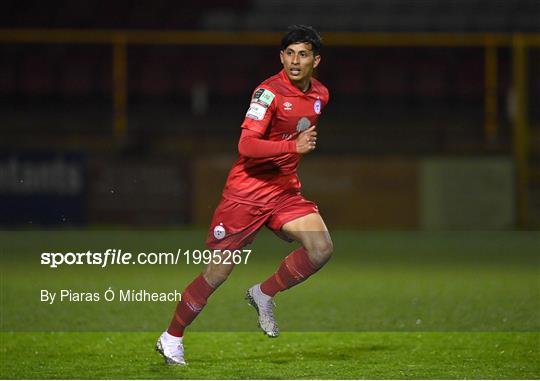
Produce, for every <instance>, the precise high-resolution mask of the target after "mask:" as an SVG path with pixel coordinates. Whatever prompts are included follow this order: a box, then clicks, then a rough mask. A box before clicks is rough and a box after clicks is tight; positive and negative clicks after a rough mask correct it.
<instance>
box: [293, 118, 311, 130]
mask: <svg viewBox="0 0 540 381" xmlns="http://www.w3.org/2000/svg"><path fill="white" fill-rule="evenodd" d="M310 125H311V122H310V121H309V119H308V118H306V117H305V116H303V117H302V118H301V119H300V120H299V121H298V124H297V125H296V131H297V132H302V131H305V130H307V129H308V128H309V126H310Z"/></svg>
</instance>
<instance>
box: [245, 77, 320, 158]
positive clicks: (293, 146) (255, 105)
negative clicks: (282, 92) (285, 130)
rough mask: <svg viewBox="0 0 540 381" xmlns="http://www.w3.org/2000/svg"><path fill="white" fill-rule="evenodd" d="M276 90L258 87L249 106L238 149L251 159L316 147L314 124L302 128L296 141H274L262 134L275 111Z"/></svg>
mask: <svg viewBox="0 0 540 381" xmlns="http://www.w3.org/2000/svg"><path fill="white" fill-rule="evenodd" d="M274 92H275V90H273V89H271V88H269V87H266V86H260V87H258V88H257V89H256V90H255V91H254V92H253V95H252V98H251V103H250V106H249V109H248V111H247V113H246V117H245V119H244V122H243V123H242V126H241V127H242V135H241V136H240V140H239V142H238V152H240V154H241V155H243V156H246V157H249V158H267V157H274V156H279V155H282V154H286V153H300V154H304V153H308V152H311V151H312V150H313V149H315V143H316V140H317V137H316V135H317V133H316V132H315V131H314V129H315V126H313V127H310V128H309V129H308V130H306V131H303V132H302V133H300V134H299V135H298V137H297V138H296V140H294V141H293V140H281V141H271V140H267V139H264V138H263V136H264V134H265V132H266V130H267V128H268V126H269V125H270V122H271V120H272V117H273V115H274V114H275V112H276V101H277V99H276V95H275V94H274Z"/></svg>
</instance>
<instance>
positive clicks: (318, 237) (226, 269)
mask: <svg viewBox="0 0 540 381" xmlns="http://www.w3.org/2000/svg"><path fill="white" fill-rule="evenodd" d="M321 45H322V44H321V37H320V36H319V34H318V33H317V32H316V31H315V30H314V29H313V28H311V27H308V26H303V25H295V26H292V27H290V28H289V30H288V33H286V34H285V36H284V37H283V39H282V41H281V49H280V59H281V63H282V64H283V70H281V71H280V72H279V73H278V74H276V75H274V76H272V77H270V78H268V79H267V80H265V81H264V82H263V83H261V85H260V86H258V87H257V88H256V89H255V91H254V92H253V95H252V97H251V103H250V105H249V109H248V111H247V113H246V116H245V119H244V122H243V123H242V125H241V127H242V133H241V135H240V140H239V143H238V151H239V156H238V160H237V161H236V162H235V163H234V165H233V167H232V169H231V171H230V172H229V176H228V178H227V182H226V184H225V188H224V190H223V194H222V198H221V201H220V203H219V205H218V206H217V208H216V210H215V212H214V216H213V218H212V223H211V226H210V230H209V232H208V237H207V240H206V244H207V246H208V247H210V248H212V249H220V250H230V251H232V250H238V249H241V248H243V247H244V246H245V245H247V244H249V243H251V242H252V241H253V240H254V238H255V235H256V233H257V231H258V230H259V229H261V228H262V227H263V225H265V226H267V227H268V228H269V229H271V230H273V231H274V232H275V233H276V234H277V235H278V236H280V237H281V238H284V239H286V240H288V241H293V240H294V241H297V242H299V243H300V245H301V246H300V247H299V248H297V249H296V250H294V251H293V252H291V253H290V254H289V255H288V256H287V257H285V259H283V261H282V262H281V264H280V265H279V267H278V268H277V270H276V272H275V273H274V274H272V275H271V276H270V277H269V278H268V279H266V280H264V281H263V282H262V283H258V284H256V285H254V286H253V287H251V288H250V289H249V290H248V291H247V294H246V299H247V301H248V303H249V304H250V305H252V306H253V307H254V308H255V310H256V312H257V314H258V323H259V327H260V328H261V329H262V331H263V332H264V333H265V334H266V335H267V336H269V337H277V336H278V334H279V330H278V326H277V324H276V321H275V319H274V314H273V308H274V303H273V298H274V296H275V295H276V294H277V293H278V292H280V291H285V290H287V289H289V288H291V287H293V286H295V285H296V284H298V283H300V282H302V281H304V280H306V279H307V278H308V277H309V276H310V275H312V274H314V273H315V272H317V271H318V270H319V269H320V268H321V267H322V266H323V265H324V264H325V263H326V262H327V261H328V260H329V258H330V255H331V253H332V250H333V245H332V240H331V238H330V234H329V233H328V229H327V228H326V225H325V224H324V221H323V219H322V218H321V215H320V214H319V211H318V208H317V205H315V204H314V203H313V202H311V201H308V200H306V199H305V198H304V197H302V195H301V194H300V181H299V180H298V176H297V173H296V169H297V167H298V164H299V162H300V159H301V157H302V155H305V154H307V153H310V152H311V151H313V150H314V149H315V147H316V143H317V132H316V128H315V126H316V123H317V119H318V118H319V115H320V114H321V112H322V110H323V108H324V107H325V106H326V104H327V103H328V99H329V95H328V90H327V88H326V87H325V86H324V85H323V84H322V83H321V82H319V81H318V80H317V79H315V78H313V70H314V69H315V68H316V67H317V66H318V65H319V63H320V61H321V56H320V49H321ZM233 267H234V265H233V264H223V263H220V264H215V263H210V264H209V265H208V266H207V267H206V269H205V270H204V272H203V273H202V274H201V275H199V276H198V277H197V278H195V279H194V280H193V281H192V282H191V283H190V284H189V285H188V286H187V287H186V288H185V290H184V292H183V293H182V300H181V301H180V302H179V303H178V305H177V307H176V310H175V313H174V316H173V318H172V321H171V323H170V325H169V328H168V329H167V330H166V331H165V332H163V334H162V335H161V336H160V337H159V339H158V341H157V344H156V349H157V350H158V351H159V352H160V353H161V354H162V355H163V357H164V358H165V361H166V362H167V363H168V364H176V365H185V364H186V362H185V360H184V347H183V344H182V337H183V335H184V330H185V328H186V327H187V326H188V325H189V324H190V323H191V322H192V321H193V320H194V319H195V318H196V317H197V315H198V314H199V313H200V312H201V310H202V309H203V308H204V306H205V305H206V302H207V300H208V298H209V297H210V295H212V293H213V292H214V291H215V290H216V289H217V288H218V287H219V286H220V285H221V284H222V283H223V282H224V281H225V280H226V279H227V277H228V276H229V274H230V273H231V271H232V269H233Z"/></svg>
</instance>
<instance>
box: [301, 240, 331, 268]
mask: <svg viewBox="0 0 540 381" xmlns="http://www.w3.org/2000/svg"><path fill="white" fill-rule="evenodd" d="M307 251H308V255H309V259H310V260H311V262H313V264H314V265H315V266H317V267H322V266H324V264H325V263H326V262H328V260H329V259H330V257H331V256H332V252H333V251H334V244H333V243H332V241H331V240H329V239H325V240H320V241H317V242H316V243H314V244H313V245H312V246H311V247H309V248H307Z"/></svg>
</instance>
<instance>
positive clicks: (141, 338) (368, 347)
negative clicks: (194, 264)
mask: <svg viewBox="0 0 540 381" xmlns="http://www.w3.org/2000/svg"><path fill="white" fill-rule="evenodd" d="M158 335H159V333H158V332H155V333H140V332H136V333H94V332H92V333H89V332H86V333H72V332H70V333H3V334H2V340H3V344H2V364H3V365H2V373H1V375H0V376H1V377H2V378H27V379H36V378H45V379H48V378H68V379H69V378H77V379H95V378H100V379H120V378H128V379H132V378H133V379H142V378H150V379H215V378H225V379H246V378H247V379H249V378H255V379H336V378H337V379H362V378H369V379H380V378H386V379H395V378H401V379H407V378H413V379H426V378H427V379H463V378H482V379H485V378H489V379H497V378H504V379H519V378H526V379H535V378H538V376H539V370H540V369H539V362H538V359H539V355H540V353H539V351H538V340H539V335H538V333H516V332H489V333H471V332H448V333H440V332H416V333H405V332H363V333H359V332H338V333H336V332H326V333H324V332H322V333H313V332H310V333H307V332H301V333H298V332H294V333H293V332H286V333H284V334H283V335H282V336H281V337H279V338H277V339H269V338H266V337H264V336H263V335H262V334H259V333H252V332H249V333H224V332H217V333H202V332H193V333H191V334H190V335H186V339H185V348H186V351H187V359H188V363H189V364H188V366H186V367H175V366H166V365H165V364H164V363H163V360H162V358H161V356H159V355H158V354H157V352H153V347H152V344H153V343H154V341H155V340H156V338H157V336H158Z"/></svg>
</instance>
